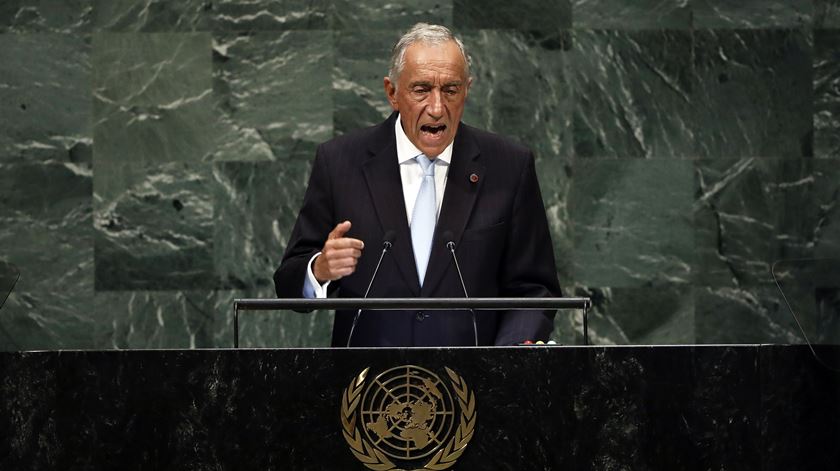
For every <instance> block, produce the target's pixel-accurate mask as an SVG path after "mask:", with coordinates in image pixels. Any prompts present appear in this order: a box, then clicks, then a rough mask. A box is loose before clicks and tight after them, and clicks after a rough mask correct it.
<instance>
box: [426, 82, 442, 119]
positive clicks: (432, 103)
mask: <svg viewBox="0 0 840 471" xmlns="http://www.w3.org/2000/svg"><path fill="white" fill-rule="evenodd" d="M426 112H427V113H429V116H431V117H432V118H434V119H439V118H442V117H443V96H442V95H441V93H440V90H438V89H434V90H432V92H431V93H430V94H429V106H427V107H426Z"/></svg>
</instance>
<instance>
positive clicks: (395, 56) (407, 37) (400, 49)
mask: <svg viewBox="0 0 840 471" xmlns="http://www.w3.org/2000/svg"><path fill="white" fill-rule="evenodd" d="M449 41H454V42H455V44H456V45H457V46H458V49H460V51H461V55H462V56H464V77H465V78H466V79H467V80H469V78H470V62H471V61H470V55H469V54H467V48H466V47H464V43H462V42H461V40H460V39H458V38H457V37H456V36H455V35H454V34H452V31H450V30H449V28H447V27H446V26H440V25H430V24H428V23H417V24H416V25H414V26H412V27H411V29H410V30H408V32H407V33H405V34H404V35H403V36H402V37H401V38H400V40H399V41H397V43H396V44H394V48H393V49H392V50H391V66H390V68H389V69H388V78H389V79H391V83H392V84H394V86H395V87H396V85H397V80H399V78H400V74H401V73H402V71H403V68H405V51H406V49H408V47H409V46H411V45H412V44H416V43H424V44H430V45H437V44H443V43H446V42H449Z"/></svg>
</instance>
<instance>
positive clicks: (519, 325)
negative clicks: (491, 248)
mask: <svg viewBox="0 0 840 471" xmlns="http://www.w3.org/2000/svg"><path fill="white" fill-rule="evenodd" d="M511 221H512V223H511V225H510V228H509V231H510V232H509V233H508V238H507V240H508V243H507V246H506V247H505V249H504V250H505V253H504V257H503V263H502V267H503V268H502V271H501V273H500V274H499V277H500V288H501V295H502V296H506V297H507V296H510V297H559V296H562V294H561V292H560V284H559V283H558V281H557V272H556V267H555V264H554V246H553V244H552V242H551V234H550V232H549V228H548V221H547V219H546V214H545V205H544V204H543V200H542V195H541V193H540V187H539V181H538V180H537V173H536V168H535V165H534V157H533V155H531V154H529V155H528V160H527V163H526V165H524V168H523V171H522V174H521V176H520V179H519V183H518V185H517V190H516V196H515V198H514V204H513V215H512V219H511ZM554 314H555V311H554V310H550V311H527V310H520V311H508V312H505V313H502V314H501V318H500V322H499V326H498V330H497V332H496V340H495V344H496V345H515V344H517V343H521V342H523V341H525V340H532V341H537V340H543V341H546V340H548V337H549V335H551V331H552V330H553V327H554Z"/></svg>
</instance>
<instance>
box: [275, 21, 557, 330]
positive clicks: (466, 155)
mask: <svg viewBox="0 0 840 471" xmlns="http://www.w3.org/2000/svg"><path fill="white" fill-rule="evenodd" d="M384 82H385V94H386V96H387V98H388V102H389V103H390V104H391V107H392V108H393V109H394V113H393V114H392V115H391V116H390V117H389V118H388V119H387V120H385V122H383V123H382V124H379V125H377V126H374V127H372V128H368V129H363V130H359V131H356V132H352V133H349V134H347V135H344V136H340V137H337V138H335V139H333V140H331V141H328V142H326V143H324V144H322V145H321V146H319V148H318V151H317V155H316V157H315V162H314V164H313V167H312V174H311V177H310V181H309V187H308V189H307V191H306V195H305V197H304V201H303V207H302V208H301V211H300V214H299V216H298V220H297V223H296V224H295V227H294V230H293V231H292V235H291V238H290V240H289V245H288V247H287V249H286V253H285V255H284V256H283V261H282V263H281V265H280V268H278V269H277V271H276V272H275V274H274V283H275V287H276V290H277V295H278V296H279V297H302V296H305V297H309V298H315V297H325V296H326V295H327V294H328V293H329V294H330V295H333V296H334V295H337V296H341V297H347V298H360V297H363V296H364V294H365V290H366V289H367V286H368V283H369V282H370V280H371V278H372V276H373V273H374V268H375V267H376V263H377V261H378V259H379V255H380V253H381V248H382V244H383V238H386V239H389V241H390V242H392V245H393V246H392V248H391V249H390V251H389V253H387V254H386V255H385V258H384V259H383V261H382V264H381V267H380V268H379V272H378V274H377V275H376V279H375V280H374V282H373V284H372V287H371V290H370V293H369V297H381V298H386V297H462V296H463V295H464V291H463V288H462V286H461V282H460V280H459V278H458V272H457V270H456V268H455V266H454V264H453V262H452V257H451V254H450V253H449V250H448V249H447V243H448V242H450V241H451V242H454V244H455V247H456V254H457V256H458V258H459V261H460V265H461V270H462V274H463V278H464V282H465V284H466V289H467V290H468V292H469V294H470V296H473V297H494V296H529V297H535V296H559V295H560V288H559V286H558V283H557V277H556V273H555V266H554V252H553V248H552V243H551V237H550V235H549V231H548V224H547V222H546V217H545V208H544V206H543V202H542V198H541V196H540V190H539V186H538V183H537V178H536V172H535V168H534V159H533V156H532V155H531V153H530V151H529V150H528V149H526V148H524V147H522V146H520V145H517V144H514V143H512V142H511V141H508V140H506V139H505V138H502V137H500V136H497V135H495V134H491V133H487V132H484V131H479V130H477V129H475V128H472V127H469V126H467V125H465V124H463V123H461V122H460V120H461V114H462V113H463V111H464V104H465V102H466V99H467V94H468V92H469V89H470V84H471V82H472V79H471V77H470V67H469V59H468V55H467V53H466V51H465V48H464V45H463V44H462V42H461V41H460V40H459V39H458V38H456V37H455V36H454V35H453V34H452V33H451V32H450V31H449V30H448V29H447V28H445V27H443V26H435V25H427V24H423V23H419V24H417V25H415V26H414V27H413V28H412V29H411V30H410V31H408V32H407V33H406V34H405V35H404V36H403V37H402V38H400V40H399V41H398V42H397V44H396V45H395V46H394V49H393V53H392V57H391V67H390V71H389V74H388V76H387V77H385V79H384ZM553 317H554V312H552V311H548V312H544V311H509V312H495V311H478V312H477V313H476V323H475V325H474V323H473V316H472V315H471V313H470V312H469V311H434V310H432V311H425V312H424V311H410V312H409V311H364V312H363V313H361V315H358V314H357V312H356V311H355V310H354V311H337V312H336V316H335V324H334V326H333V336H332V344H333V345H334V346H344V345H348V344H349V345H352V346H443V345H474V344H475V343H476V342H477V343H478V344H481V345H511V344H516V343H520V342H523V341H526V340H534V341H536V340H546V339H547V338H548V335H549V334H550V332H551V330H552V325H553ZM351 331H352V332H353V333H352V338H351ZM476 331H477V332H476Z"/></svg>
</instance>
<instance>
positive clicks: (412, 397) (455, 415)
mask: <svg viewBox="0 0 840 471" xmlns="http://www.w3.org/2000/svg"><path fill="white" fill-rule="evenodd" d="M369 370H370V368H365V369H364V371H362V372H361V373H359V375H358V376H356V377H355V378H353V380H352V381H351V382H350V385H349V386H347V388H346V389H345V390H344V393H343V394H342V397H341V424H342V428H343V432H344V439H345V440H346V441H347V444H348V445H350V451H351V452H353V455H355V456H356V458H357V459H358V460H359V461H361V462H362V464H364V465H365V466H367V467H368V468H370V469H373V470H376V471H405V470H406V469H409V468H410V469H413V470H416V471H420V470H441V469H447V468H449V467H451V466H452V465H454V464H455V462H456V461H457V460H458V458H459V457H460V456H461V454H463V453H464V450H465V449H466V447H467V444H468V443H469V442H470V439H472V436H473V432H474V430H475V419H476V412H475V394H473V393H472V392H470V390H469V389H468V388H467V384H466V383H465V382H464V379H463V378H462V377H460V376H459V375H458V374H457V373H455V372H454V371H452V370H451V369H449V368H446V374H447V375H448V376H449V382H448V383H449V384H447V382H445V381H443V380H441V378H440V377H438V375H436V374H435V373H433V372H431V371H429V370H427V369H425V368H421V367H419V366H414V365H405V366H399V367H396V368H391V369H390V370H387V371H384V372H382V373H380V374H379V375H378V376H376V378H373V379H372V380H370V381H368V371H369ZM450 386H451V391H450ZM453 391H454V393H455V394H454V395H453V394H452V392H453ZM395 462H396V463H398V464H399V467H398V465H397V464H394V463H395ZM418 465H419V466H420V467H419V468H414V467H413V466H418Z"/></svg>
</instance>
